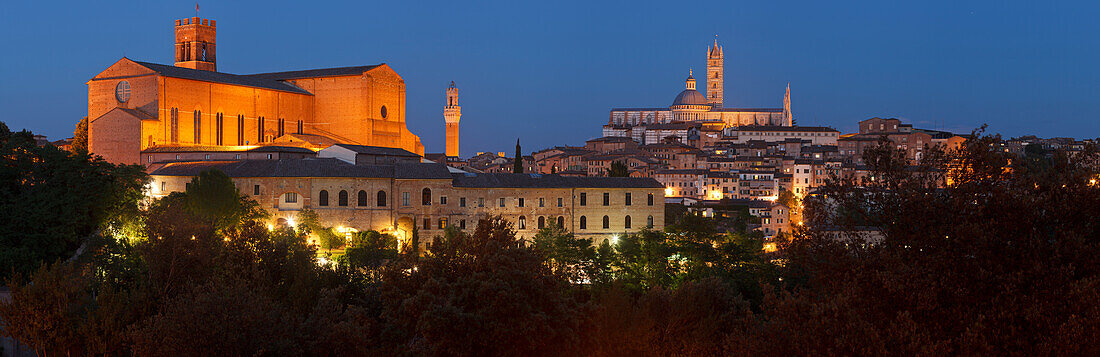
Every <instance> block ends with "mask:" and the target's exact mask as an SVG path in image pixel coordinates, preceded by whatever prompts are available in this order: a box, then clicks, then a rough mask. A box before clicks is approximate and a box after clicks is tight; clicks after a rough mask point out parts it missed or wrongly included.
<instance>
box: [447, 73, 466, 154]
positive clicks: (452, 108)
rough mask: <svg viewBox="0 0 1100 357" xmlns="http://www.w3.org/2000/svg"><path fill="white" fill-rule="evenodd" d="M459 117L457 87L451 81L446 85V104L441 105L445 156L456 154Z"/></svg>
mask: <svg viewBox="0 0 1100 357" xmlns="http://www.w3.org/2000/svg"><path fill="white" fill-rule="evenodd" d="M461 117H462V106H459V105H458V88H457V87H455V82H454V81H451V86H450V87H447V105H446V106H444V107H443V120H444V121H445V122H446V123H447V156H458V119H459V118H461Z"/></svg>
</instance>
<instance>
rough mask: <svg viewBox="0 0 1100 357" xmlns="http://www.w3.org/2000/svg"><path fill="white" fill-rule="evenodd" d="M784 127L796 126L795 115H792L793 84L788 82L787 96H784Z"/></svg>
mask: <svg viewBox="0 0 1100 357" xmlns="http://www.w3.org/2000/svg"><path fill="white" fill-rule="evenodd" d="M783 125H786V126H794V115H792V114H791V82H787V94H784V95H783Z"/></svg>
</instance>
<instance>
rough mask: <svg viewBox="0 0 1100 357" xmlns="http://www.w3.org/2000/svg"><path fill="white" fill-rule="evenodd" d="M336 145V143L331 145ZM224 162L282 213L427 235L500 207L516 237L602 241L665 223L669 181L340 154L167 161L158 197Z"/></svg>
mask: <svg viewBox="0 0 1100 357" xmlns="http://www.w3.org/2000/svg"><path fill="white" fill-rule="evenodd" d="M326 150H327V149H326ZM209 169H217V170H221V171H223V172H225V173H226V174H227V175H228V176H229V177H231V178H232V179H233V181H234V183H236V185H237V188H238V189H239V190H240V192H241V193H242V194H243V195H246V196H248V197H250V198H252V199H255V200H256V201H257V202H259V203H260V205H261V207H262V208H264V209H266V210H267V211H268V212H270V213H271V214H272V215H273V220H274V221H279V220H282V222H288V223H289V222H293V220H294V218H295V216H296V215H297V214H298V212H300V211H301V210H303V209H307V208H308V209H312V210H314V211H316V212H317V213H318V215H319V216H320V218H321V220H322V223H323V224H324V225H327V226H333V227H343V228H342V229H346V228H353V229H356V230H377V231H380V232H388V233H393V234H395V235H396V236H397V237H398V238H399V239H408V238H410V235H411V232H412V229H413V227H414V226H415V227H417V228H418V229H419V230H420V237H421V242H422V243H425V244H426V243H427V242H430V241H431V238H432V237H435V236H440V235H442V234H443V229H444V228H445V227H447V226H453V227H456V228H459V229H467V230H472V229H474V228H476V224H477V221H478V220H479V219H482V218H487V217H491V216H497V215H500V216H502V217H503V218H504V219H506V220H508V221H510V222H512V223H513V224H514V226H515V228H516V231H517V236H518V237H521V238H526V239H529V238H531V237H533V236H534V235H535V234H536V233H537V232H538V230H539V229H540V228H543V227H548V226H550V225H554V224H560V225H562V226H563V227H564V228H565V229H567V230H568V231H570V232H573V233H574V234H576V235H577V236H578V237H581V238H592V239H593V240H594V241H595V242H596V243H599V242H601V241H602V240H604V239H610V238H613V237H614V236H616V235H620V234H626V233H632V232H637V231H638V230H640V229H642V228H644V227H646V226H651V227H653V228H654V229H657V230H660V229H663V228H664V198H665V196H664V187H663V186H662V185H661V184H659V183H657V181H655V180H653V179H650V178H625V177H621V178H620V177H616V178H608V177H565V176H559V175H541V174H473V173H466V172H462V171H458V170H455V169H450V168H448V167H447V166H445V165H443V164H435V163H396V164H391V165H356V164H352V163H349V162H347V161H346V160H342V159H339V158H334V157H333V158H321V157H319V158H305V159H285V160H239V161H234V160H223V161H192V162H167V163H163V164H158V167H157V168H156V169H154V170H152V172H151V174H150V175H151V176H152V183H151V184H150V185H151V187H150V193H151V195H153V196H154V197H161V196H165V195H167V194H169V193H171V192H178V191H184V190H185V189H186V185H187V183H188V182H190V180H191V179H192V178H193V177H194V176H197V175H198V174H199V173H200V172H202V171H205V170H209Z"/></svg>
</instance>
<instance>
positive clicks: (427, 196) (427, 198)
mask: <svg viewBox="0 0 1100 357" xmlns="http://www.w3.org/2000/svg"><path fill="white" fill-rule="evenodd" d="M422 195H423V196H424V197H423V199H422V201H423V202H421V203H420V204H422V205H425V206H430V205H431V204H432V189H430V188H427V187H425V188H424V191H422Z"/></svg>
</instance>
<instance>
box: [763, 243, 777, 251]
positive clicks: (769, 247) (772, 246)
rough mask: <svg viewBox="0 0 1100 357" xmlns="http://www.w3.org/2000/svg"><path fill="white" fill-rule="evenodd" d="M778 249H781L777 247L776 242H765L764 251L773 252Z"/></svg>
mask: <svg viewBox="0 0 1100 357" xmlns="http://www.w3.org/2000/svg"><path fill="white" fill-rule="evenodd" d="M776 250H779V249H778V248H776V247H775V243H764V252H765V253H772V252H775V251H776Z"/></svg>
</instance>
